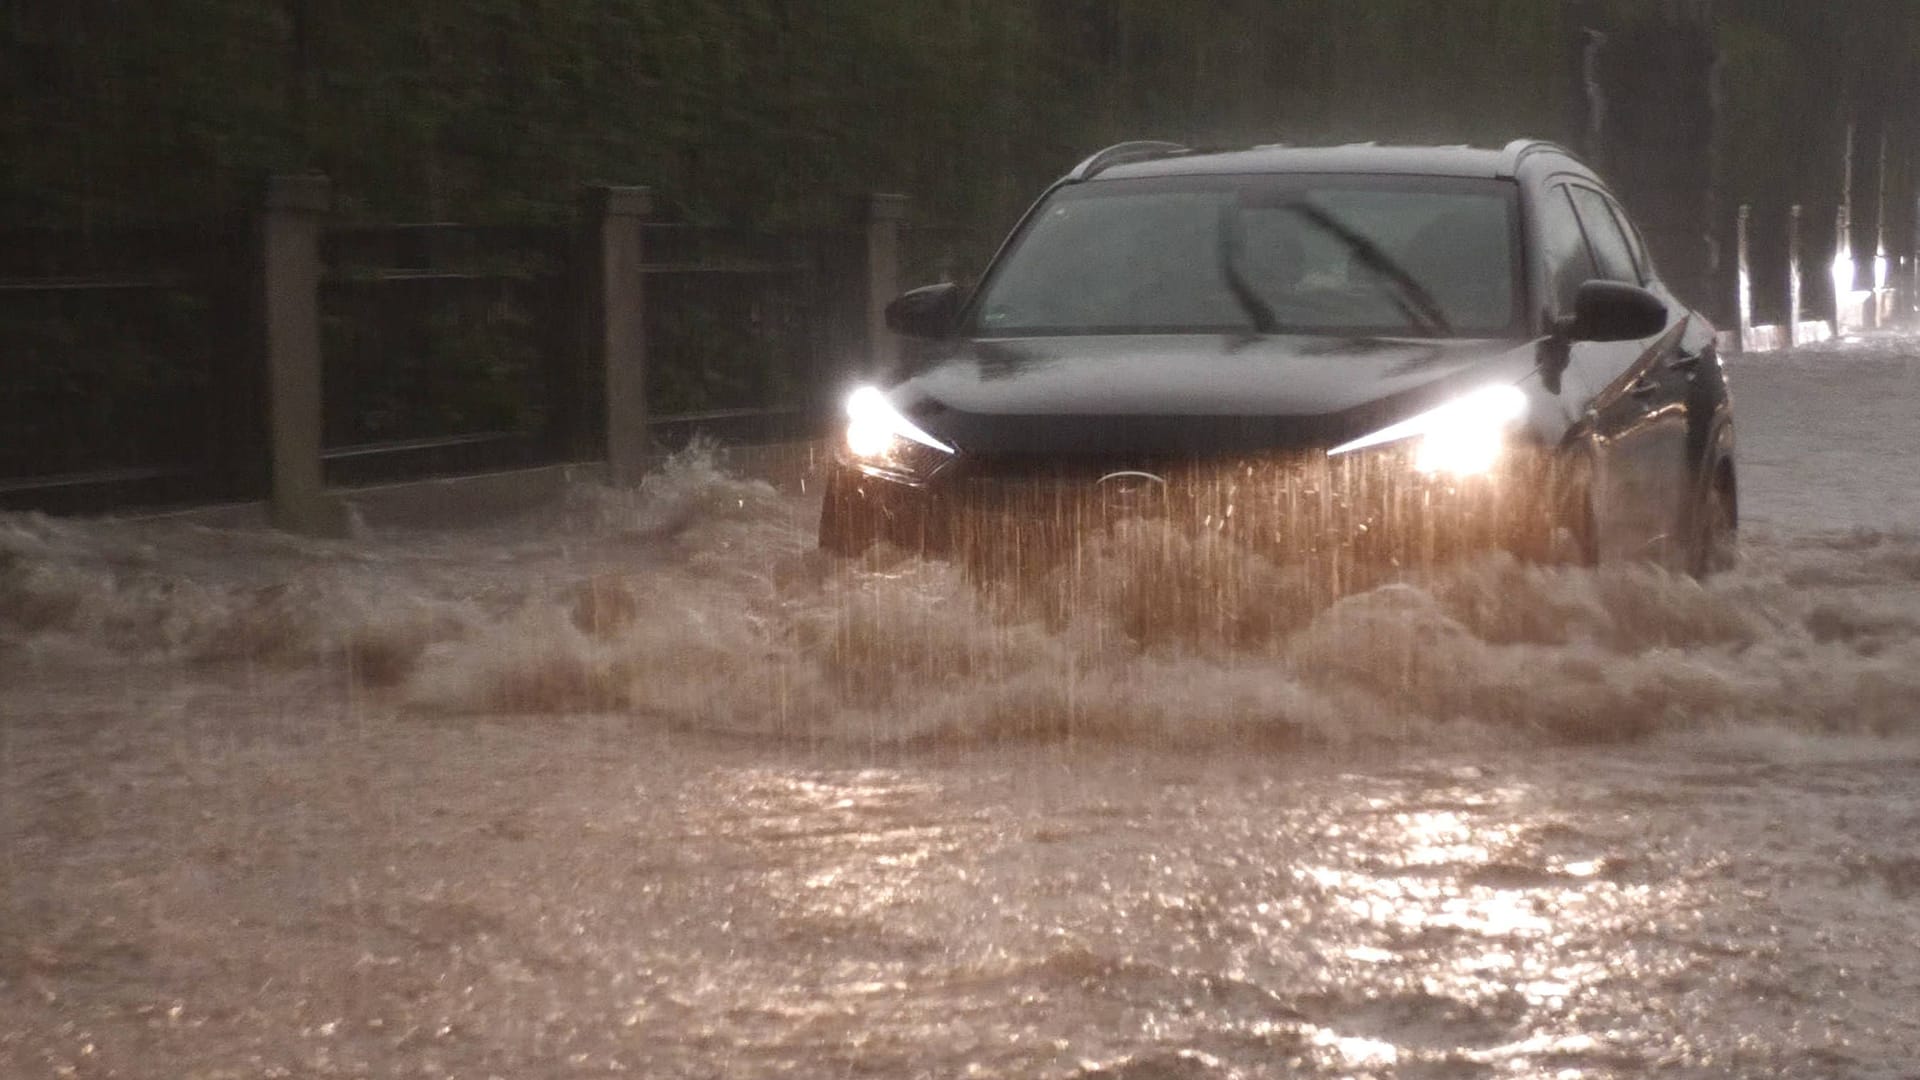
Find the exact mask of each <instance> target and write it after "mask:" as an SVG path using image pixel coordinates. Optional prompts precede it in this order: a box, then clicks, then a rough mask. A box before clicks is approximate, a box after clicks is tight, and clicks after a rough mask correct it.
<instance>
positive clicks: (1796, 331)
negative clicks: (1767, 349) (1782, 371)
mask: <svg viewBox="0 0 1920 1080" xmlns="http://www.w3.org/2000/svg"><path fill="white" fill-rule="evenodd" d="M1801 290H1802V286H1801V281H1800V204H1799V203H1795V204H1794V205H1793V206H1792V207H1791V208H1790V209H1789V210H1788V211H1787V345H1788V347H1792V346H1795V345H1798V344H1800V294H1801Z"/></svg>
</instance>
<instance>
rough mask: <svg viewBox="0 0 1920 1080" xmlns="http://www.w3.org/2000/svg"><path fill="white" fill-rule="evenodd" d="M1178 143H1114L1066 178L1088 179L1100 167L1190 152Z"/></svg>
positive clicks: (1080, 165) (1073, 179) (1151, 140)
mask: <svg viewBox="0 0 1920 1080" xmlns="http://www.w3.org/2000/svg"><path fill="white" fill-rule="evenodd" d="M1191 152H1192V151H1190V150H1189V149H1188V148H1187V147H1184V146H1182V145H1180V144H1179V143H1171V142H1160V141H1158V140H1154V139H1142V140H1137V141H1135V142H1123V143H1115V144H1114V145H1112V146H1109V147H1107V148H1106V149H1105V150H1102V151H1100V152H1099V153H1097V154H1095V155H1093V156H1092V157H1090V158H1088V159H1087V160H1085V161H1083V162H1081V163H1080V164H1078V165H1075V166H1074V167H1073V171H1072V172H1070V173H1068V174H1067V177H1066V178H1067V179H1068V180H1070V181H1075V180H1090V179H1092V178H1093V177H1094V176H1097V175H1098V174H1099V173H1100V171H1101V170H1102V169H1105V168H1108V167H1109V166H1113V165H1123V164H1125V163H1127V162H1129V161H1146V160H1148V159H1150V158H1158V157H1172V156H1173V155H1175V154H1186V153H1191Z"/></svg>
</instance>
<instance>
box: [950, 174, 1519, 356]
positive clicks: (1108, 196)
mask: <svg viewBox="0 0 1920 1080" xmlns="http://www.w3.org/2000/svg"><path fill="white" fill-rule="evenodd" d="M1516 205H1517V199H1516V196H1515V190H1514V186H1513V185H1512V184H1510V183H1506V182H1503V181H1497V180H1470V179H1455V178H1442V177H1404V176H1393V177H1377V176H1330V175H1312V176H1298V175H1296V176H1193V177H1158V178H1153V179H1144V180H1108V181H1095V182H1091V183H1084V184H1076V185H1071V186H1068V187H1063V188H1061V189H1060V190H1058V191H1057V192H1055V193H1054V195H1053V196H1052V197H1051V198H1049V199H1048V200H1047V202H1046V203H1045V205H1043V206H1042V207H1041V208H1040V209H1039V211H1038V212H1037V213H1036V214H1035V215H1034V216H1033V217H1032V218H1031V219H1030V220H1029V222H1028V224H1027V225H1026V227H1025V229H1024V230H1023V231H1022V233H1021V234H1020V236H1019V237H1018V238H1017V240H1016V242H1015V243H1014V245H1013V246H1012V247H1011V248H1010V249H1009V251H1008V253H1007V254H1006V256H1005V257H1004V258H1003V259H1002V260H1001V261H1000V264H999V265H998V266H996V267H995V269H994V271H993V273H992V276H991V277H990V278H989V279H988V280H987V282H986V283H985V286H984V288H983V290H982V292H981V296H980V300H979V302H978V304H977V305H976V306H975V308H974V312H973V316H972V319H973V327H974V331H975V332H976V333H978V334H980V335H981V336H987V337H1015V336H1036V335H1050V334H1129V333H1134V334H1137V333H1248V332H1252V333H1301V334H1345V335H1394V336H1418V337H1440V336H1450V335H1459V336H1480V337H1490V336H1502V335H1507V334H1509V333H1512V332H1514V331H1515V330H1516V327H1517V326H1518V325H1519V322H1520V318H1519V315H1520V309H1519V304H1518V303H1517V299H1518V295H1519V291H1520V290H1519V286H1518V275H1517V273H1516V267H1517V262H1516V258H1515V240H1514V238H1515V235H1516V232H1517V229H1516V224H1515V222H1516V217H1517V210H1516Z"/></svg>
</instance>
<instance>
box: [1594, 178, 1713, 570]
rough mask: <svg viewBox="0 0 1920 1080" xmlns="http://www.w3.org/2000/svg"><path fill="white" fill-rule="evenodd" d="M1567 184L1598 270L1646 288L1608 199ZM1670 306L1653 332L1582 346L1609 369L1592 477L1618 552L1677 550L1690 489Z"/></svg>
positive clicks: (1675, 317)
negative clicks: (1598, 466)
mask: <svg viewBox="0 0 1920 1080" xmlns="http://www.w3.org/2000/svg"><path fill="white" fill-rule="evenodd" d="M1566 190H1567V195H1568V197H1569V198H1570V199H1571V201H1572V203H1573V208H1574V212H1575V213H1576V214H1577V215H1578V216H1579V219H1580V225H1581V230H1582V232H1583V233H1585V235H1586V238H1587V244H1588V248H1589V250H1590V251H1591V252H1592V254H1593V259H1594V264H1595V270H1596V273H1597V274H1598V276H1599V277H1601V278H1604V279H1606V280H1609V281H1619V282H1623V283H1625V284H1629V285H1641V286H1644V285H1645V284H1646V283H1647V277H1646V276H1645V275H1644V274H1643V271H1642V267H1641V266H1640V264H1639V262H1638V260H1636V258H1635V257H1634V254H1633V247H1632V244H1631V243H1630V241H1629V240H1628V237H1627V230H1626V228H1625V226H1623V224H1622V222H1621V218H1620V216H1619V210H1618V207H1617V206H1616V205H1615V204H1614V202H1613V200H1612V199H1611V198H1609V197H1608V196H1607V195H1606V194H1605V193H1603V192H1601V191H1600V190H1599V189H1598V188H1594V187H1590V186H1588V185H1586V184H1580V183H1569V184H1567V185H1566ZM1667 308H1668V310H1667V325H1666V327H1665V328H1664V329H1663V330H1662V331H1661V332H1660V333H1658V334H1655V335H1653V336H1652V337H1648V338H1644V339H1640V340H1635V341H1624V342H1615V343H1609V344H1607V345H1590V346H1587V348H1590V349H1595V350H1604V351H1606V352H1607V353H1608V355H1607V357H1606V364H1605V369H1606V370H1607V371H1609V372H1612V373H1613V376H1612V378H1611V379H1610V380H1608V382H1607V383H1606V384H1605V385H1603V386H1602V387H1601V388H1600V390H1599V393H1598V394H1597V395H1596V398H1597V400H1596V401H1595V403H1594V404H1595V406H1596V407H1597V408H1598V410H1599V421H1600V422H1599V424H1598V425H1597V426H1598V427H1599V428H1600V429H1602V430H1603V431H1604V432H1605V435H1606V438H1607V439H1608V440H1609V442H1610V444H1611V447H1610V449H1611V452H1610V453H1608V454H1607V455H1606V467H1605V469H1604V470H1602V473H1601V475H1599V476H1598V477H1597V479H1598V480H1599V485H1598V488H1599V497H1600V499H1601V500H1602V501H1604V502H1605V503H1606V504H1607V506H1608V508H1609V510H1610V512H1611V513H1613V514H1616V515H1618V517H1617V519H1616V520H1615V521H1614V522H1613V525H1614V528H1613V530H1612V531H1613V534H1614V535H1613V537H1612V539H1613V541H1614V548H1615V550H1614V553H1615V554H1619V555H1625V556H1633V557H1637V556H1652V557H1655V558H1660V559H1666V558H1668V557H1670V556H1672V555H1674V554H1675V552H1674V551H1673V550H1672V549H1673V547H1674V542H1675V541H1676V540H1677V539H1678V537H1679V526H1680V520H1681V517H1680V514H1681V506H1682V504H1683V501H1684V499H1685V498H1686V496H1687V494H1688V491H1689V486H1688V484H1687V482H1686V481H1687V477H1688V471H1687V467H1686V465H1687V392H1688V389H1689V384H1688V380H1687V374H1688V373H1687V371H1686V370H1685V368H1684V366H1683V365H1679V364H1676V363H1675V361H1676V360H1677V359H1678V357H1677V353H1676V349H1677V344H1678V340H1679V337H1680V331H1681V329H1682V326H1683V323H1684V320H1685V317H1686V311H1685V309H1684V308H1683V307H1681V306H1680V305H1679V304H1676V303H1673V302H1671V301H1669V303H1668V305H1667ZM1615 369H1617V370H1615ZM1595 374H1599V372H1596V373H1595Z"/></svg>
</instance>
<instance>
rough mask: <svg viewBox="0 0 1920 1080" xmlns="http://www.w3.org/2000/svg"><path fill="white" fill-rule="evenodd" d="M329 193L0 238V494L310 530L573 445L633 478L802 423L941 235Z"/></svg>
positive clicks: (314, 187) (850, 366) (608, 192)
mask: <svg viewBox="0 0 1920 1080" xmlns="http://www.w3.org/2000/svg"><path fill="white" fill-rule="evenodd" d="M330 202H331V199H330V188H329V185H328V183H327V181H326V180H325V178H322V177H291V178H276V179H275V180H274V181H273V182H272V183H270V184H269V186H268V190H267V194H266V198H265V200H264V202H263V203H262V208H261V210H260V212H259V213H258V214H257V215H256V216H255V218H254V220H252V221H250V222H241V223H232V224H220V225H218V226H214V227H210V228H196V229H177V230H167V231H154V232H152V233H151V235H149V234H134V233H124V234H123V233H106V232H95V233H92V234H88V235H86V236H77V235H75V234H72V233H62V232H52V231H43V232H40V233H35V234H26V233H19V234H8V236H7V237H6V239H8V240H9V241H10V242H9V243H7V244H5V245H4V249H0V333H4V335H5V339H4V344H0V350H3V351H0V356H4V357H7V358H8V362H7V364H6V370H5V371H4V373H3V374H0V394H4V397H0V423H3V424H4V428H3V429H0V431H4V433H5V435H6V437H5V438H4V440H0V508H5V509H23V508H24V509H40V510H52V511H75V510H110V509H117V508H124V507H130V506H151V505H158V504H163V503H169V502H203V503H204V502H213V501H222V500H231V499H258V498H267V499H269V500H270V502H271V505H272V509H273V516H274V520H275V521H276V522H277V523H278V524H280V525H281V526H283V527H286V528H290V529H295V530H299V531H308V532H319V533H326V532H332V531H336V530H338V529H339V528H341V527H342V525H343V521H342V520H341V514H340V511H339V509H338V506H337V503H336V501H335V500H334V499H333V497H332V496H331V494H330V492H329V489H330V488H334V487H338V486H341V485H349V484H361V483H368V482H377V481H387V480H396V479H410V478H416V477H420V476H426V475H436V474H446V473H463V472H475V471H482V470H490V469H498V468H503V467H514V466H524V465H539V464H548V463H556V462H567V461H593V460H603V461H605V462H606V463H607V465H608V468H609V472H610V474H611V475H612V476H613V477H615V478H616V479H618V480H631V479H633V478H634V477H636V476H637V475H639V473H640V472H641V471H642V470H644V468H645V467H646V466H647V464H648V463H649V462H650V461H651V460H652V458H653V457H654V456H655V455H656V454H657V453H658V452H659V451H660V450H661V449H663V448H672V447H674V446H677V445H680V444H683V443H684V442H686V441H687V440H689V439H691V438H693V437H694V436H695V435H698V434H702V433H705V434H710V435H712V436H715V437H717V438H720V439H723V440H726V441H735V442H740V441H756V440H772V439H781V438H787V437H793V436H797V435H802V434H806V433H810V432H812V431H814V430H815V429H816V428H817V426H818V424H819V423H820V421H821V420H822V418H823V415H824V413H825V412H826V411H827V410H828V409H829V408H831V406H832V403H833V401H834V399H835V398H836V397H837V390H838V389H839V388H840V387H842V386H844V385H845V384H846V383H847V382H848V381H850V380H851V379H852V378H853V377H854V374H855V373H856V372H859V371H862V370H868V369H871V368H873V367H875V366H878V365H882V364H885V363H886V362H888V361H889V360H890V359H891V357H892V356H893V354H894V350H895V349H896V348H897V345H896V344H895V343H894V342H893V341H892V339H891V337H890V335H888V334H887V332H886V330H885V327H884V323H883V320H882V315H883V311H884V305H885V302H886V301H887V300H888V299H889V298H891V297H892V296H893V295H894V294H895V293H896V292H897V291H898V287H899V284H900V275H901V266H902V263H903V259H905V260H906V261H907V262H908V263H910V264H911V265H914V266H916V267H918V266H920V265H922V264H927V263H941V264H942V265H943V266H945V268H946V269H948V270H949V272H951V271H952V266H951V264H952V263H953V261H954V256H953V254H952V253H953V252H954V251H957V250H960V249H961V247H962V246H963V245H962V243H961V239H960V238H961V237H962V235H963V234H962V233H960V232H959V231H957V230H946V231H941V230H926V231H924V232H923V231H919V230H914V229H911V228H909V227H907V226H906V225H905V223H904V220H903V219H904V216H905V215H904V211H905V200H904V199H903V198H901V197H898V196H874V197H872V198H871V199H869V200H868V201H867V203H866V206H865V208H864V212H863V214H862V219H861V220H859V221H857V222H854V223H850V224H847V225H839V226H832V227H827V228H820V229H811V230H791V231H786V232H766V231H760V232H752V231H744V230H736V229H726V228H713V227H705V226H692V225H681V224H672V223H666V222H659V221H655V220H654V219H653V207H652V200H651V198H650V196H649V195H648V193H647V192H646V190H645V189H638V188H601V189H596V190H595V191H593V192H590V193H589V195H588V198H587V199H586V200H584V201H583V212H582V214H581V218H580V221H579V222H578V223H577V224H576V225H575V226H572V227H567V226H558V227H498V226H470V225H459V224H442V223H431V224H418V225H367V224H342V223H336V222H334V221H332V220H331V219H330ZM903 253H904V254H903ZM927 253H934V254H931V255H929V254H927Z"/></svg>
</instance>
